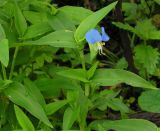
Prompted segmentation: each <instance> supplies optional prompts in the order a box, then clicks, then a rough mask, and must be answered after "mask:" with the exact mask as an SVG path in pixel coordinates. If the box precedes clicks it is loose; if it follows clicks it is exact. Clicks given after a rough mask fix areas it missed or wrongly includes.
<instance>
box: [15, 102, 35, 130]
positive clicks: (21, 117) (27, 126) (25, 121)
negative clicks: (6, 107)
mask: <svg viewBox="0 0 160 131" xmlns="http://www.w3.org/2000/svg"><path fill="white" fill-rule="evenodd" d="M14 110H15V113H16V117H17V120H18V122H19V124H20V125H21V127H22V129H23V131H35V128H34V126H33V124H32V122H31V121H30V120H29V118H28V117H27V115H26V114H24V112H23V111H22V110H21V109H20V108H19V107H18V106H16V105H14Z"/></svg>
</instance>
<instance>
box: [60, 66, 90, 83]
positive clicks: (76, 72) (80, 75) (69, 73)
mask: <svg viewBox="0 0 160 131" xmlns="http://www.w3.org/2000/svg"><path fill="white" fill-rule="evenodd" d="M57 74H58V75H60V76H63V77H67V78H71V79H75V80H79V81H83V82H88V80H87V78H86V75H87V74H86V72H85V71H84V70H83V69H68V70H64V71H60V72H57Z"/></svg>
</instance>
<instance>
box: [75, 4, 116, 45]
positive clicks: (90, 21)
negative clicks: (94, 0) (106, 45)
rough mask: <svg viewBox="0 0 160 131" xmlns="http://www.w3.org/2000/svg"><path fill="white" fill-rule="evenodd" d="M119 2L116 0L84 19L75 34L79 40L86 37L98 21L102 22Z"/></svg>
mask: <svg viewBox="0 0 160 131" xmlns="http://www.w3.org/2000/svg"><path fill="white" fill-rule="evenodd" d="M116 4H117V2H114V3H112V4H110V5H108V6H107V7H104V8H102V9H100V10H99V11H96V12H95V13H93V14H91V15H89V16H88V17H87V18H86V19H84V20H83V21H82V22H81V24H80V25H79V26H78V28H77V30H76V32H75V34H74V36H75V39H76V41H77V42H81V41H83V40H84V38H85V34H86V33H87V31H88V30H90V29H91V28H94V27H95V26H96V25H97V24H98V22H100V21H101V20H102V19H103V18H104V17H105V16H106V15H107V14H108V13H109V12H110V11H111V10H112V9H113V8H114V7H115V6H116Z"/></svg>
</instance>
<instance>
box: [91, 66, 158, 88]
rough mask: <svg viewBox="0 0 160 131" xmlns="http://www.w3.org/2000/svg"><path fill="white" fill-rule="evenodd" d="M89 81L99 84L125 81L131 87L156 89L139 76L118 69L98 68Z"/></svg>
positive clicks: (105, 84) (110, 84) (108, 84)
mask: <svg viewBox="0 0 160 131" xmlns="http://www.w3.org/2000/svg"><path fill="white" fill-rule="evenodd" d="M91 82H92V83H94V84H97V85H99V86H100V85H101V86H114V85H116V84H120V83H126V84H128V85H131V86H133V87H141V88H148V89H157V88H156V87H154V86H153V85H152V84H151V83H149V82H148V81H146V80H145V79H143V78H141V77H140V76H138V75H136V74H134V73H132V72H129V71H125V70H120V69H98V70H96V72H95V75H94V76H93V78H92V80H91Z"/></svg>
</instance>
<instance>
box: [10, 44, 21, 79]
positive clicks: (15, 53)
mask: <svg viewBox="0 0 160 131" xmlns="http://www.w3.org/2000/svg"><path fill="white" fill-rule="evenodd" d="M18 50H19V47H16V48H15V51H14V55H13V61H12V65H11V70H10V74H9V80H10V79H12V76H13V71H14V66H15V61H16V57H17V54H18Z"/></svg>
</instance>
